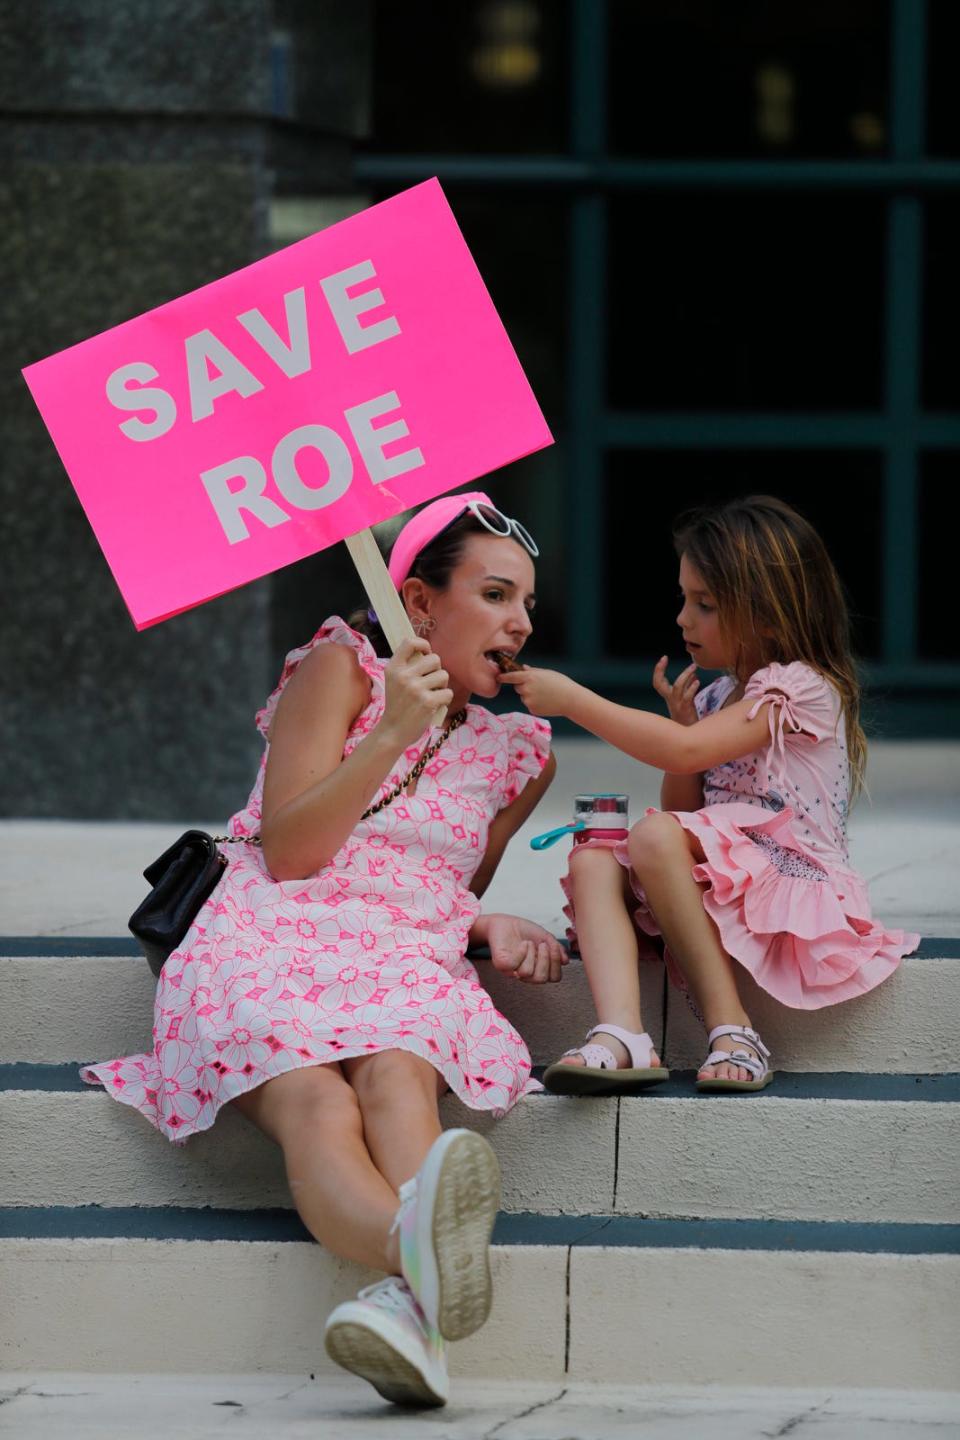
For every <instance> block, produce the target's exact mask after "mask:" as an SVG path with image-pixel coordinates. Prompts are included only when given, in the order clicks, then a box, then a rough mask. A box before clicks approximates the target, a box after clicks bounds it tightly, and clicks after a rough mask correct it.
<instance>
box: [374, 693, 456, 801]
mask: <svg viewBox="0 0 960 1440" xmlns="http://www.w3.org/2000/svg"><path fill="white" fill-rule="evenodd" d="M466 718H467V712H466V710H458V711H457V713H456V715H454V717H453V719H452V720H450V721H449V722H448V723H447V724H446V725H445V726H444V727H443V734H442V735H441V736H440V739H439V740H434V742H433V744H432V745H428V746H427V748H426V750H424V752H423V754H422V755H421V756H420V759H419V760H418V761H417V763H416V765H414V766H413V768H412V769H411V771H410V773H409V774H408V775H406V776H405V777H404V778H403V779H402V780H401V781H400V784H399V785H395V786H394V788H393V789H392V790H391V791H390V794H389V795H384V797H383V799H382V800H378V801H377V803H376V805H371V806H370V809H369V810H364V812H363V814H362V815H361V816H360V819H361V820H369V819H370V816H371V815H376V813H377V811H378V810H382V809H383V807H384V806H385V805H390V804H392V803H393V801H394V800H396V799H398V797H399V796H401V795H402V794H403V792H404V790H406V788H407V786H408V785H412V784H413V782H414V780H419V779H420V776H421V775H422V774H423V772H424V770H425V769H426V767H427V765H428V763H429V762H430V761H431V760H432V759H433V757H434V755H436V753H437V751H438V750H439V749H440V746H441V745H442V744H443V742H444V740H446V739H447V738H448V737H449V736H450V735H452V734H453V732H454V730H459V728H460V726H461V725H462V724H463V722H464V720H466Z"/></svg>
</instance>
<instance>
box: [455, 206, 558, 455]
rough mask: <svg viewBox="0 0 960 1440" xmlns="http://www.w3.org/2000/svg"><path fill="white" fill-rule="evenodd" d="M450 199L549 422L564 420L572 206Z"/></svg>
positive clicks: (553, 426) (551, 425) (555, 423)
mask: <svg viewBox="0 0 960 1440" xmlns="http://www.w3.org/2000/svg"><path fill="white" fill-rule="evenodd" d="M444 193H445V194H446V196H447V199H448V200H449V201H450V206H451V208H452V210H453V213H454V215H455V216H456V218H457V223H458V224H459V226H460V229H461V230H462V231H463V235H464V239H465V240H466V242H467V245H468V246H469V247H470V253H471V254H472V255H473V258H474V260H475V261H476V262H477V267H478V269H479V271H480V274H481V275H482V276H483V280H484V283H485V285H486V287H487V289H488V290H489V291H490V296H491V298H492V300H493V303H494V305H495V306H496V308H497V313H498V314H499V316H500V318H501V320H502V321H503V323H504V325H505V326H506V330H507V334H508V335H509V336H510V339H511V341H512V343H513V348H514V349H515V350H516V352H517V355H518V356H519V359H520V364H521V365H522V366H523V368H524V372H525V374H526V376H527V379H528V380H529V381H530V384H531V386H532V387H533V392H534V394H535V395H536V397H537V399H538V401H539V402H540V408H541V409H542V410H543V413H544V414H545V416H546V417H547V423H548V425H550V427H551V428H555V427H556V426H557V425H558V424H559V423H560V422H561V418H562V407H563V401H564V373H565V366H566V334H567V306H568V301H567V291H568V275H567V229H568V222H567V205H566V202H565V201H563V200H557V199H556V198H555V196H551V195H544V194H543V193H542V192H534V193H533V194H530V195H526V194H523V193H522V192H520V191H518V190H514V189H507V190H502V191H496V190H491V191H486V190H485V191H477V190H475V189H468V190H458V189H457V188H456V186H455V185H445V186H444Z"/></svg>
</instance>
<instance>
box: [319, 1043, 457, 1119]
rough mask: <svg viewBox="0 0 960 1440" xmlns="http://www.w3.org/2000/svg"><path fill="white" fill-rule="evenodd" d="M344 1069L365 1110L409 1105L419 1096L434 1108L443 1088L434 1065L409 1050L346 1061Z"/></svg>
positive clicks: (384, 1052) (385, 1052)
mask: <svg viewBox="0 0 960 1440" xmlns="http://www.w3.org/2000/svg"><path fill="white" fill-rule="evenodd" d="M343 1069H344V1074H345V1075H346V1078H347V1082H348V1084H349V1085H350V1086H351V1087H352V1089H353V1091H354V1093H355V1095H356V1097H357V1100H358V1102H359V1104H360V1108H361V1110H363V1109H365V1108H367V1107H368V1106H382V1105H389V1106H393V1105H397V1104H400V1105H407V1104H408V1103H409V1101H410V1099H411V1098H413V1097H414V1096H416V1095H417V1094H418V1093H421V1094H422V1095H423V1096H424V1097H425V1099H426V1100H427V1101H428V1102H430V1103H432V1104H433V1103H435V1102H436V1099H437V1095H438V1091H439V1088H440V1086H441V1082H440V1080H439V1077H438V1075H437V1071H436V1070H435V1069H434V1067H433V1066H432V1065H431V1064H430V1062H429V1061H427V1060H422V1059H421V1058H420V1056H419V1055H413V1054H411V1052H410V1051H409V1050H380V1051H378V1052H377V1054H376V1055H364V1056H362V1057H360V1058H358V1059H355V1060H344V1061H343Z"/></svg>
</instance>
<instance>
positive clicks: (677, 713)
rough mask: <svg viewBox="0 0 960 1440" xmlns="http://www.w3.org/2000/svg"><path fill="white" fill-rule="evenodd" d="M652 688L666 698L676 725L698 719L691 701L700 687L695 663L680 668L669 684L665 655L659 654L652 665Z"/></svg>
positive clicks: (691, 722) (691, 723)
mask: <svg viewBox="0 0 960 1440" xmlns="http://www.w3.org/2000/svg"><path fill="white" fill-rule="evenodd" d="M653 688H654V690H656V692H657V694H658V695H662V696H663V698H664V700H666V702H667V709H668V710H669V711H670V719H671V720H676V722H677V724H678V725H696V723H697V721H698V720H699V719H700V716H699V715H698V714H697V710H696V706H695V705H694V703H693V697H694V695H696V693H697V691H698V690H699V689H700V681H699V680H698V679H697V667H696V665H688V666H687V668H686V670H681V672H680V674H679V675H678V676H677V678H676V680H674V682H673V684H672V685H671V683H670V681H669V680H668V679H667V657H666V655H661V656H660V659H659V660H658V661H657V663H656V665H655V666H654V667H653Z"/></svg>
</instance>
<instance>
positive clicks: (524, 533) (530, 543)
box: [446, 500, 540, 560]
mask: <svg viewBox="0 0 960 1440" xmlns="http://www.w3.org/2000/svg"><path fill="white" fill-rule="evenodd" d="M468 511H469V513H470V514H471V515H472V516H473V518H474V519H475V520H479V521H480V524H481V525H482V526H483V528H484V529H485V530H489V531H490V534H491V535H499V536H501V538H502V539H504V540H505V539H507V537H508V536H510V535H512V536H513V538H514V539H515V540H519V542H520V544H521V545H522V546H523V548H524V550H526V552H527V554H528V555H531V556H532V557H533V559H534V560H536V558H537V556H538V555H539V554H540V549H539V546H538V545H537V542H536V540H534V538H533V536H532V535H531V534H530V531H529V530H528V529H527V528H526V526H525V525H521V524H520V521H519V520H511V519H510V516H509V515H504V513H503V511H502V510H498V509H497V507H496V506H495V505H487V504H485V503H484V501H482V500H468V501H467V503H466V504H465V505H464V507H463V509H462V510H461V512H460V515H464V514H466V513H467V512H468ZM460 515H458V516H457V517H456V519H454V520H451V521H450V525H455V524H456V523H457V520H459V519H460ZM450 525H448V526H447V527H446V528H447V529H448V530H449V528H450Z"/></svg>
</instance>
